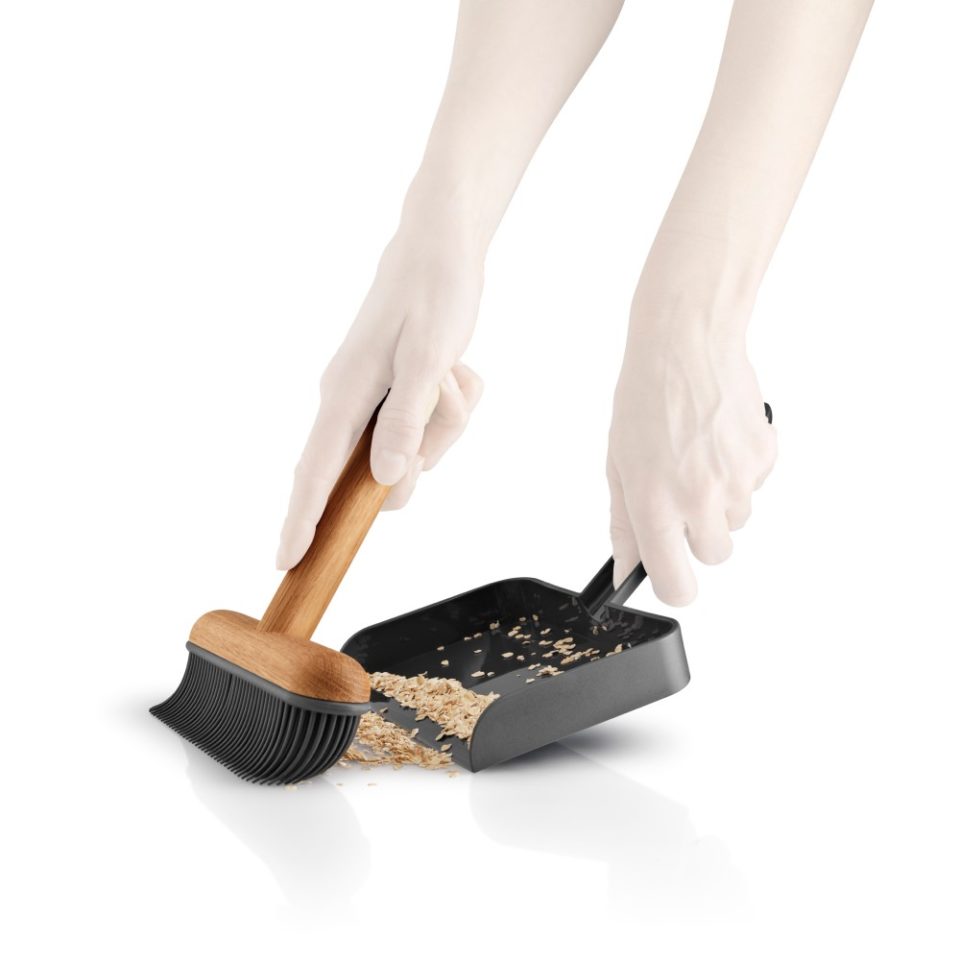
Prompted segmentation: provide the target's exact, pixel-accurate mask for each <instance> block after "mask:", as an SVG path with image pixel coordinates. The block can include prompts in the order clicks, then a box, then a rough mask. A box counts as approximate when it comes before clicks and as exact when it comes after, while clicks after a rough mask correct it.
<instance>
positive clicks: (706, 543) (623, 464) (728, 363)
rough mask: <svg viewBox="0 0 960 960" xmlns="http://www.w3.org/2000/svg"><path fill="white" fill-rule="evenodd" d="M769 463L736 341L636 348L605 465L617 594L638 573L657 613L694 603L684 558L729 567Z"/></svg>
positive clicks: (669, 336) (677, 339) (664, 341)
mask: <svg viewBox="0 0 960 960" xmlns="http://www.w3.org/2000/svg"><path fill="white" fill-rule="evenodd" d="M681 329H682V328H681ZM776 451H777V440H776V431H775V430H774V428H773V426H772V425H771V424H769V423H768V422H767V420H766V417H765V416H764V407H763V396H762V394H761V392H760V387H759V385H758V383H757V378H756V375H755V374H754V372H753V368H752V367H751V365H750V363H749V361H748V360H747V355H746V349H745V346H744V343H743V338H742V336H740V335H737V336H734V337H733V338H731V339H728V340H720V341H714V340H710V339H709V338H707V337H706V336H702V335H696V336H695V335H691V334H687V333H681V332H678V329H677V328H676V327H667V328H666V329H660V330H648V331H645V332H644V333H642V334H639V335H636V336H632V337H631V343H630V345H629V346H628V349H627V355H626V357H625V359H624V364H623V369H622V371H621V374H620V380H619V383H618V384H617V390H616V395H615V400H614V412H613V423H612V426H611V428H610V444H609V452H608V457H607V479H608V481H609V484H610V534H611V538H612V541H613V555H614V575H613V579H614V583H615V584H617V585H619V584H620V582H621V581H622V580H623V579H624V577H626V576H627V574H628V573H630V571H632V570H633V569H634V567H636V565H637V564H638V563H639V562H641V561H642V562H643V565H644V567H645V568H646V571H647V574H648V575H649V577H650V580H651V582H652V584H653V589H654V591H655V592H656V594H657V596H658V597H659V598H660V599H661V600H662V601H663V602H664V603H669V604H671V605H673V606H683V605H685V604H688V603H690V602H691V601H692V600H693V599H694V597H695V596H696V594H697V583H696V579H695V577H694V575H693V570H692V569H691V566H690V560H689V557H688V554H687V547H688V546H689V549H690V552H691V553H692V554H693V555H694V556H695V557H696V558H697V559H698V560H700V561H701V562H702V563H711V564H712V563H721V562H723V561H724V560H726V559H727V558H728V557H729V556H730V553H731V551H732V549H733V541H732V539H731V537H730V531H732V530H737V529H739V528H740V527H742V526H743V525H744V524H745V523H746V522H747V518H748V517H749V516H750V510H751V497H752V495H753V492H754V490H756V489H757V488H758V487H759V486H760V485H761V484H762V483H763V481H764V479H765V478H766V476H767V474H768V473H769V472H770V470H771V469H772V468H773V463H774V460H775V459H776Z"/></svg>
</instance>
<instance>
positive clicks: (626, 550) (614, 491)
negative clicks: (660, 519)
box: [607, 467, 640, 587]
mask: <svg viewBox="0 0 960 960" xmlns="http://www.w3.org/2000/svg"><path fill="white" fill-rule="evenodd" d="M607 483H608V484H609V486H610V544H611V546H612V547H613V585H614V587H619V586H620V584H621V583H623V581H624V580H626V578H627V577H628V576H629V575H630V574H631V573H633V571H634V570H635V569H636V568H637V564H638V563H639V562H640V551H639V550H638V549H637V541H636V538H635V537H634V535H633V528H632V527H631V526H630V517H629V515H628V514H627V504H626V501H625V500H624V497H623V486H622V485H621V483H620V477H619V476H618V475H617V472H616V470H615V469H613V468H612V467H608V469H607Z"/></svg>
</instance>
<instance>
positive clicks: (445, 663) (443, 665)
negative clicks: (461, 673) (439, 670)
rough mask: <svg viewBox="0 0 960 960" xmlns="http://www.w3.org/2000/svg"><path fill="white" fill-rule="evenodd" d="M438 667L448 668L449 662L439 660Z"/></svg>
mask: <svg viewBox="0 0 960 960" xmlns="http://www.w3.org/2000/svg"><path fill="white" fill-rule="evenodd" d="M440 666H441V667H449V666H450V661H449V660H441V661H440Z"/></svg>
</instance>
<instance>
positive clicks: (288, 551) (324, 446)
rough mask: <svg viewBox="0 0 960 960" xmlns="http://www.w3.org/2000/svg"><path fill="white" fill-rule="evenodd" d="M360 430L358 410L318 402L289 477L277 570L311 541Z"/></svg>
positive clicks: (296, 560)
mask: <svg viewBox="0 0 960 960" xmlns="http://www.w3.org/2000/svg"><path fill="white" fill-rule="evenodd" d="M362 429H363V419H362V416H361V412H360V409H359V408H358V407H351V408H346V409H344V408H340V407H338V406H337V405H336V404H334V403H329V402H328V403H321V404H320V409H319V410H318V411H317V416H316V419H315V420H314V422H313V427H312V428H311V430H310V435H309V436H308V437H307V442H306V444H305V446H304V448H303V453H302V454H301V456H300V460H299V462H298V463H297V467H296V469H295V470H294V474H293V489H292V491H291V493H290V504H289V506H288V507H287V517H286V520H285V521H284V524H283V530H282V531H281V533H280V546H279V548H278V550H277V567H278V569H280V570H289V569H290V568H291V567H293V566H296V564H297V563H299V562H300V560H301V558H302V557H303V555H304V553H306V552H307V547H309V546H310V543H311V541H312V540H313V534H314V531H315V530H316V526H317V522H318V521H319V520H320V516H321V514H322V513H323V509H324V507H325V506H326V503H327V497H329V496H330V491H331V490H332V489H333V485H334V484H335V483H336V482H337V477H338V476H339V475H340V471H341V470H342V469H343V465H344V464H345V463H346V462H347V457H349V456H350V452H351V450H352V449H353V447H354V446H355V444H356V442H357V439H358V437H359V435H360V432H361V431H362Z"/></svg>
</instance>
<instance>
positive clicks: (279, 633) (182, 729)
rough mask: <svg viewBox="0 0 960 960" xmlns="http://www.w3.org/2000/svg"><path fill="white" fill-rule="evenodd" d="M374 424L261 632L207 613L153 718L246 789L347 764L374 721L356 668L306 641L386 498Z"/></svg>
mask: <svg viewBox="0 0 960 960" xmlns="http://www.w3.org/2000/svg"><path fill="white" fill-rule="evenodd" d="M373 426H374V421H373V420H371V422H370V423H369V424H368V426H367V428H366V430H364V432H363V434H362V435H361V437H360V440H359V441H358V443H357V445H356V447H355V448H354V450H353V452H352V454H351V456H350V458H349V460H348V461H347V464H346V466H345V467H344V468H343V471H342V472H341V474H340V477H339V479H338V480H337V483H336V485H335V487H334V489H333V491H332V492H331V494H330V498H329V500H328V501H327V505H326V509H325V510H324V513H323V516H322V517H321V518H320V522H319V523H318V524H317V529H316V533H315V534H314V538H313V542H312V544H311V545H310V548H309V549H308V550H307V552H306V554H305V555H304V557H303V559H302V560H301V561H300V562H299V563H298V564H297V565H296V566H295V567H294V568H293V569H292V570H289V571H288V572H287V573H286V575H285V576H284V578H283V581H282V582H281V584H280V586H279V588H278V589H277V592H276V594H275V595H274V597H273V600H272V601H271V602H270V605H269V606H268V607H267V610H266V612H265V613H264V615H263V616H262V617H261V618H260V620H256V619H254V618H253V617H248V616H244V615H243V614H242V613H233V612H231V611H228V610H214V611H212V612H210V613H205V614H204V615H203V616H202V617H201V618H200V619H199V620H198V621H197V622H196V623H195V624H194V626H193V629H192V630H191V631H190V639H189V641H188V643H187V651H188V654H187V667H186V671H185V672H184V675H183V679H182V680H181V681H180V686H179V687H177V689H176V690H175V691H174V693H173V694H172V696H170V697H169V698H168V699H167V700H165V701H164V702H163V703H160V704H157V706H155V707H151V708H150V712H151V713H152V714H153V715H154V716H155V717H158V718H159V719H160V720H162V721H163V722H164V723H165V724H167V725H168V726H169V727H172V728H173V729H174V730H175V731H176V732H177V733H179V734H180V735H181V736H182V737H185V738H186V739H187V740H189V741H190V742H191V743H193V744H195V745H196V746H198V747H199V748H200V749H201V750H203V751H205V752H206V753H208V754H210V756H212V757H214V758H215V759H216V760H218V761H219V762H220V763H222V764H224V765H225V766H227V767H228V768H229V769H230V770H232V771H233V772H234V773H236V774H237V775H238V776H240V777H242V778H243V779H245V780H251V781H253V782H256V783H268V784H286V783H296V782H298V781H300V780H304V779H306V778H307V777H311V776H313V775H315V774H319V773H322V772H323V771H324V770H326V769H327V768H328V767H330V766H331V765H333V764H334V763H336V762H337V760H339V759H340V757H341V756H342V755H343V754H344V752H345V751H346V749H347V747H349V746H350V742H351V741H352V740H353V737H354V734H355V733H356V731H357V726H358V725H359V723H360V716H361V714H363V713H365V712H366V711H368V710H370V709H371V705H370V702H369V701H370V678H369V676H368V675H367V672H366V670H364V668H363V667H362V666H361V665H360V664H359V663H358V662H357V661H356V660H354V659H353V658H352V657H349V656H347V655H346V654H344V653H340V652H339V651H336V650H331V649H330V648H329V647H324V646H320V645H319V644H316V643H312V642H311V641H310V638H311V637H312V636H313V632H314V630H315V629H316V627H317V624H318V623H319V622H320V618H321V617H322V616H323V613H324V611H325V610H326V608H327V605H328V604H329V603H330V600H331V599H332V598H333V595H334V593H335V592H336V590H337V587H338V586H339V585H340V581H341V580H342V579H343V576H344V574H345V573H346V571H347V568H348V567H349V566H350V563H351V561H352V560H353V558H354V556H355V555H356V552H357V550H358V549H359V547H360V544H361V543H362V542H363V538H364V537H365V536H366V534H367V531H368V530H369V529H370V525H371V524H372V523H373V520H374V518H375V517H376V515H377V513H378V512H379V510H380V507H381V506H382V505H383V501H384V499H385V498H386V496H387V493H389V490H390V488H389V487H388V486H384V485H382V484H379V483H377V482H376V481H375V480H374V479H373V475H372V474H371V473H370V442H371V438H372V436H373Z"/></svg>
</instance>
